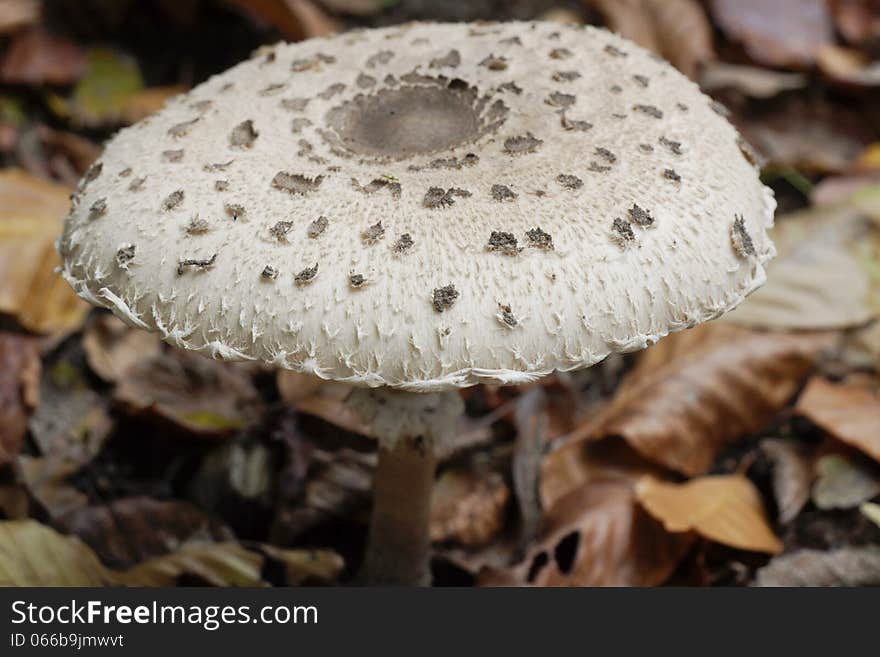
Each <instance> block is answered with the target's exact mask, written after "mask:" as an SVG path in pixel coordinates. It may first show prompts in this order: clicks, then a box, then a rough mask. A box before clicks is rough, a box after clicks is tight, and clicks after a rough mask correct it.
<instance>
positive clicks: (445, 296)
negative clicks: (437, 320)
mask: <svg viewBox="0 0 880 657" xmlns="http://www.w3.org/2000/svg"><path fill="white" fill-rule="evenodd" d="M458 296H459V294H458V290H456V289H455V285H445V286H443V287H438V288H435V289H434V293H433V294H432V295H431V305H432V306H434V310H436V311H437V312H438V313H442V312H443V311H445V310H449V309H450V308H452V304H454V303H455V301H456V299H458Z"/></svg>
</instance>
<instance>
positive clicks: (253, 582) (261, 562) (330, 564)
mask: <svg viewBox="0 0 880 657" xmlns="http://www.w3.org/2000/svg"><path fill="white" fill-rule="evenodd" d="M270 561H271V562H275V563H277V564H278V565H280V566H281V572H282V573H284V581H283V582H280V583H281V584H288V585H293V584H302V583H324V584H327V583H332V582H333V581H335V579H336V577H337V576H338V574H339V572H340V571H341V570H342V566H343V563H342V559H341V558H340V557H339V556H338V555H337V554H335V553H333V552H329V551H324V550H282V549H279V548H274V547H271V546H260V545H257V546H254V547H253V549H248V548H245V547H244V546H242V545H239V544H238V543H191V544H187V545H184V546H182V547H180V548H179V549H178V550H176V551H174V552H172V553H170V554H167V555H164V556H161V557H156V558H154V559H150V560H149V561H145V562H143V563H141V564H138V565H137V566H134V567H133V568H130V569H128V570H112V569H109V568H107V567H106V566H104V565H103V564H102V563H101V562H100V560H99V559H98V557H97V556H96V555H95V553H94V552H93V551H92V550H91V548H89V547H88V546H87V545H86V544H85V543H83V542H82V541H80V540H79V539H78V538H76V537H74V536H65V535H63V534H59V533H58V532H56V531H55V530H53V529H51V528H49V527H46V526H44V525H41V524H39V523H37V522H35V521H33V520H23V521H7V522H0V586H107V585H113V586H174V585H175V584H177V582H178V580H179V579H180V578H181V577H184V576H186V577H187V579H188V581H192V580H198V581H199V582H203V583H205V584H208V585H211V586H265V585H267V584H268V582H267V581H266V580H265V579H264V577H263V572H264V569H266V570H275V569H272V568H266V566H267V564H268V563H269V562H270Z"/></svg>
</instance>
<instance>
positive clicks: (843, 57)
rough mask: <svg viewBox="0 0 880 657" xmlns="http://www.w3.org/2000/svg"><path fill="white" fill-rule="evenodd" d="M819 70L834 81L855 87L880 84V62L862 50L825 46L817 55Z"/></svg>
mask: <svg viewBox="0 0 880 657" xmlns="http://www.w3.org/2000/svg"><path fill="white" fill-rule="evenodd" d="M817 64H818V65H819V70H821V71H822V73H823V74H824V75H825V76H826V77H827V78H829V79H830V80H831V81H832V82H836V83H838V84H845V85H850V86H854V87H876V86H877V85H880V64H878V63H876V62H873V61H872V60H871V59H870V58H869V57H868V56H867V55H865V54H864V53H863V52H862V51H860V50H855V49H853V48H843V47H841V46H834V45H827V46H823V47H822V48H821V49H820V50H819V53H818V55H817Z"/></svg>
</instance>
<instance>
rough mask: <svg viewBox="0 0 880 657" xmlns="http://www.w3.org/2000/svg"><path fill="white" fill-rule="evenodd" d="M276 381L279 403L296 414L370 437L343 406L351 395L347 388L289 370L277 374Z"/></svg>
mask: <svg viewBox="0 0 880 657" xmlns="http://www.w3.org/2000/svg"><path fill="white" fill-rule="evenodd" d="M276 381H277V384H278V392H279V394H280V395H281V399H282V400H284V402H285V403H287V404H290V405H292V406H293V407H294V408H295V409H296V410H297V412H299V413H305V414H306V415H312V416H314V417H317V418H320V419H322V420H324V421H325V422H329V423H330V424H334V425H336V426H337V427H341V428H343V429H345V430H346V431H351V432H352V433H358V434H361V435H362V436H369V435H371V432H370V428H369V426H367V424H365V423H364V422H363V420H361V418H360V417H359V416H358V415H357V413H355V412H354V410H353V409H352V408H351V407H350V406H349V405H348V404H346V403H345V400H346V399H347V398H348V395H349V394H350V393H351V386H350V385H347V384H344V383H337V382H335V381H322V380H321V379H318V378H317V377H314V376H309V375H307V374H300V373H298V372H292V371H289V370H279V371H278V374H277V379H276Z"/></svg>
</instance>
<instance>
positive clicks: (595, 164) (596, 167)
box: [587, 162, 611, 173]
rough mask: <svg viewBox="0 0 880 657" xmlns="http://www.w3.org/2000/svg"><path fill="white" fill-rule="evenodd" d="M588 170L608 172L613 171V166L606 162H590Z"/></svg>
mask: <svg viewBox="0 0 880 657" xmlns="http://www.w3.org/2000/svg"><path fill="white" fill-rule="evenodd" d="M587 170H588V171H592V172H593V173H608V172H609V171H611V167H609V166H607V165H605V164H599V163H598V162H590V165H589V166H588V167H587Z"/></svg>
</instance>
